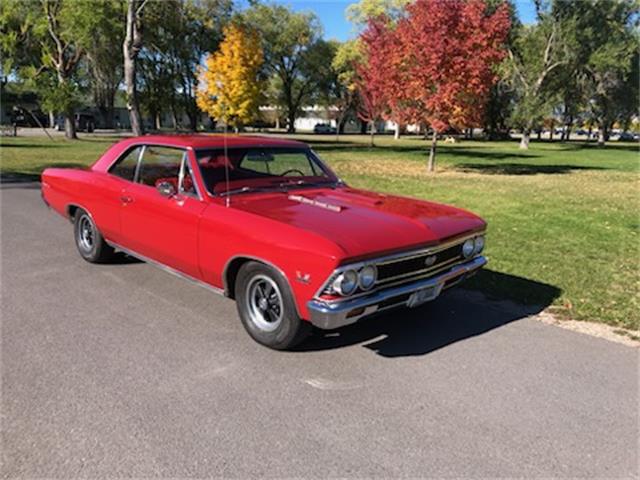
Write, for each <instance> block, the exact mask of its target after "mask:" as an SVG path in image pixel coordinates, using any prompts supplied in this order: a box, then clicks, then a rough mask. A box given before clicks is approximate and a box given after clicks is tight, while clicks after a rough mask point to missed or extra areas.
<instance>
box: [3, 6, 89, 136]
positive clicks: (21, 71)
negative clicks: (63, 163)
mask: <svg viewBox="0 0 640 480" xmlns="http://www.w3.org/2000/svg"><path fill="white" fill-rule="evenodd" d="M0 18H1V19H2V30H3V39H2V42H1V43H2V50H3V72H4V71H7V72H11V73H12V74H13V75H16V77H17V78H19V79H21V80H26V81H27V82H28V83H30V84H32V85H33V86H35V87H36V89H37V91H38V92H39V95H40V97H41V100H43V104H44V106H45V108H49V109H51V110H54V111H57V112H61V113H62V114H63V116H64V123H65V135H66V137H67V138H76V128H75V115H74V109H75V107H76V104H77V101H78V97H79V93H80V88H81V85H80V82H79V77H80V75H79V66H80V64H81V62H82V61H83V59H84V58H85V53H86V47H87V45H88V43H89V39H90V37H91V35H92V30H91V24H92V21H93V19H94V18H95V12H94V9H93V8H92V5H91V4H90V2H88V1H83V0H79V1H70V0H25V1H16V0H8V1H6V2H3V3H2V14H1V15H0ZM5 32H6V36H5ZM4 54H7V55H8V58H7V57H4ZM21 55H24V57H23V58H20V56H21Z"/></svg>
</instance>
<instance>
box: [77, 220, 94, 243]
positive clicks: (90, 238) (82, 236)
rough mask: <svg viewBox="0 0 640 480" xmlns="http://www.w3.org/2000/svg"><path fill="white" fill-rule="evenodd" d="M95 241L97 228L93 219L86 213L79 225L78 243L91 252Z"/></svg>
mask: <svg viewBox="0 0 640 480" xmlns="http://www.w3.org/2000/svg"><path fill="white" fill-rule="evenodd" d="M94 241H95V230H94V227H93V222H92V221H91V219H90V218H89V217H88V216H86V215H84V216H83V217H82V218H81V219H80V225H79V226H78V243H79V245H80V248H82V249H83V250H84V251H86V252H90V251H91V250H92V249H93V245H94Z"/></svg>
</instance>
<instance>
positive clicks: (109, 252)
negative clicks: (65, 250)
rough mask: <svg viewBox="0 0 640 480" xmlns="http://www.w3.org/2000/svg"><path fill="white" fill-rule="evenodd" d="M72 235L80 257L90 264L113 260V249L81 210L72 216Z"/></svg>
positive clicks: (87, 215) (91, 220) (91, 219)
mask: <svg viewBox="0 0 640 480" xmlns="http://www.w3.org/2000/svg"><path fill="white" fill-rule="evenodd" d="M73 235H74V238H75V242H76V247H77V248H78V252H79V253H80V256H81V257H82V258H84V259H85V260H86V261H87V262H90V263H107V262H108V261H109V260H111V259H112V258H113V254H114V249H113V248H112V247H111V246H110V245H108V244H107V242H105V241H104V238H103V236H102V235H101V234H100V231H99V230H98V227H96V224H95V223H94V222H93V218H91V215H89V214H88V213H87V212H85V211H84V210H83V209H81V208H79V209H78V210H76V212H75V215H74V216H73Z"/></svg>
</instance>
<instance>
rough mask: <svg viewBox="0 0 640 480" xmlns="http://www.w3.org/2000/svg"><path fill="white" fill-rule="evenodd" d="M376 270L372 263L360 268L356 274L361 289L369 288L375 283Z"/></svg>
mask: <svg viewBox="0 0 640 480" xmlns="http://www.w3.org/2000/svg"><path fill="white" fill-rule="evenodd" d="M377 278H378V270H377V269H376V267H374V266H373V265H368V266H366V267H364V268H363V269H362V270H360V273H359V274H358V284H359V285H360V288H361V289H362V290H369V289H370V288H371V287H373V284H374V283H376V279H377Z"/></svg>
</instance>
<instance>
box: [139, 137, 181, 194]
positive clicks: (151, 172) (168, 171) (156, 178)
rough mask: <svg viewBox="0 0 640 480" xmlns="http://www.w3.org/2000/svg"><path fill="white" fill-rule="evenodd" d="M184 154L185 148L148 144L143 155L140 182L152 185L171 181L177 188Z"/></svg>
mask: <svg viewBox="0 0 640 480" xmlns="http://www.w3.org/2000/svg"><path fill="white" fill-rule="evenodd" d="M184 155H185V152H184V150H180V149H177V148H168V147H154V146H147V148H145V150H144V154H143V155H142V162H141V164H140V171H139V173H138V182H140V183H142V184H143V185H149V186H150V187H155V186H157V184H158V183H160V182H170V183H173V184H174V185H175V186H176V190H177V186H178V178H179V176H180V164H181V163H182V158H183V157H184Z"/></svg>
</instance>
